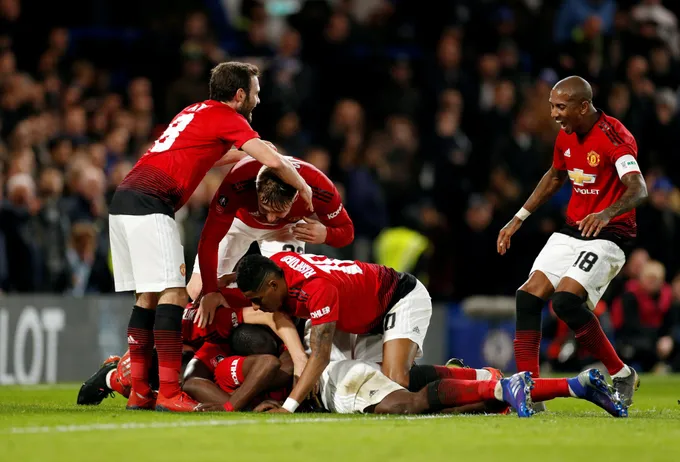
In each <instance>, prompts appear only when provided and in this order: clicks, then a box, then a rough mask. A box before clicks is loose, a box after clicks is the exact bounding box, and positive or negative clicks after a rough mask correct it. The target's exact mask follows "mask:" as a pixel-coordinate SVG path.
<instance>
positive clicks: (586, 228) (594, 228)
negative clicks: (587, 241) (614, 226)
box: [576, 210, 611, 237]
mask: <svg viewBox="0 0 680 462" xmlns="http://www.w3.org/2000/svg"><path fill="white" fill-rule="evenodd" d="M609 220H611V217H610V216H609V214H608V213H607V212H606V211H605V210H603V211H602V212H598V213H591V214H590V215H588V216H587V217H585V218H584V219H583V220H581V221H577V222H576V224H577V225H578V230H579V231H581V236H584V237H590V236H592V237H597V235H598V234H600V231H602V228H604V227H605V226H607V224H608V223H609Z"/></svg>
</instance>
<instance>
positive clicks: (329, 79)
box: [0, 0, 680, 357]
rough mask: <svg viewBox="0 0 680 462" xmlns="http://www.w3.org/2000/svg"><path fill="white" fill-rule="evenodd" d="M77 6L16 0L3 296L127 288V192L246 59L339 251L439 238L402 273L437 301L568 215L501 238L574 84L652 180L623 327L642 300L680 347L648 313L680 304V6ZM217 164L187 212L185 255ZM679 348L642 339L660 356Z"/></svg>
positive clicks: (2, 162) (1, 53)
mask: <svg viewBox="0 0 680 462" xmlns="http://www.w3.org/2000/svg"><path fill="white" fill-rule="evenodd" d="M66 3H68V4H69V8H65V7H62V6H60V4H61V2H39V1H37V0H2V1H0V121H1V125H0V201H1V205H0V290H2V291H4V292H60V293H69V294H75V295H83V294H88V293H105V292H111V291H112V281H111V275H110V267H109V266H110V263H109V253H108V235H107V203H108V201H109V199H110V197H111V194H112V192H113V190H114V189H115V187H116V185H117V184H118V183H120V181H121V180H122V178H123V177H124V176H125V174H126V173H127V172H128V171H129V170H130V168H131V167H132V165H134V162H135V160H136V159H137V158H138V157H139V156H140V155H141V154H143V153H144V152H145V150H146V149H147V147H148V146H149V143H150V142H152V141H153V140H154V139H155V137H156V136H157V135H158V134H159V133H161V132H162V130H163V128H164V126H165V125H166V124H167V123H168V122H169V121H170V120H171V119H172V117H173V116H174V115H175V114H176V113H177V112H178V111H180V110H181V109H182V108H183V107H185V106H186V105H188V104H191V103H193V102H195V101H199V100H203V99H206V98H207V96H208V93H207V90H208V89H207V76H208V72H209V70H210V68H211V67H212V66H213V65H214V64H216V63H219V62H222V61H225V60H230V59H238V60H247V61H249V62H252V63H255V64H257V65H258V66H260V68H261V70H262V72H263V74H262V77H261V87H262V91H261V94H260V98H261V101H262V102H261V104H260V106H259V107H258V108H257V109H256V110H255V112H254V121H253V126H254V128H255V129H256V130H258V131H259V132H260V134H261V136H262V137H263V138H264V139H267V140H270V141H272V142H274V143H275V144H276V145H277V146H278V147H279V149H280V151H281V152H284V153H286V154H288V155H292V156H296V157H300V158H304V159H306V160H308V161H309V162H312V163H313V164H315V165H316V166H317V167H319V168H320V169H321V170H323V171H324V172H326V173H327V174H328V175H329V176H330V177H331V178H332V179H333V180H334V181H335V182H336V184H337V185H338V187H339V189H340V190H341V191H342V193H343V194H344V200H345V204H346V207H347V209H348V211H349V213H350V215H351V216H352V218H353V220H354V224H355V235H356V242H355V243H354V244H353V245H352V246H351V247H349V248H347V249H341V250H340V251H339V252H336V255H338V256H342V257H354V258H361V259H369V260H371V259H372V260H375V259H378V260H379V259H380V258H379V257H380V255H381V252H378V251H377V250H376V249H377V248H378V246H382V247H380V248H387V249H390V248H398V246H395V247H390V244H391V241H390V239H394V234H393V233H390V232H391V231H394V230H405V231H407V232H409V233H412V234H411V236H417V237H418V238H420V239H422V242H425V243H426V245H422V246H419V250H418V252H419V255H417V258H410V259H409V262H408V264H407V265H406V266H407V267H406V268H400V269H409V270H413V271H417V272H418V273H419V274H420V275H422V276H423V278H426V279H427V281H428V283H429V287H430V290H431V292H432V293H433V296H434V297H435V298H438V299H445V300H450V299H460V298H463V297H466V296H468V295H471V294H508V295H511V294H513V293H514V291H515V289H516V288H517V287H518V286H519V285H520V284H521V283H522V282H523V280H524V278H525V277H526V275H527V272H528V270H529V268H530V265H531V262H532V261H533V259H534V257H535V256H536V255H537V253H538V252H539V250H540V248H541V247H542V246H543V244H544V242H545V241H546V239H547V237H548V236H549V234H550V233H552V232H553V231H555V230H557V229H558V228H559V227H560V226H561V224H562V220H563V211H564V209H565V206H566V203H567V201H568V199H569V194H570V193H569V190H570V185H566V186H565V188H564V190H563V191H561V192H560V193H559V194H558V195H557V196H556V197H555V198H554V200H552V201H551V202H550V203H549V204H546V206H544V207H543V208H542V209H541V210H540V211H539V212H538V213H536V214H534V215H533V216H532V217H531V219H530V220H528V221H527V223H526V224H525V226H524V227H523V228H522V230H521V231H520V232H519V233H518V235H517V236H516V237H515V238H514V240H513V246H512V250H511V251H510V252H509V253H508V254H507V255H506V256H504V257H502V258H501V257H499V256H498V255H497V254H496V252H495V240H496V236H497V233H498V230H499V229H500V227H501V226H502V225H503V224H504V223H505V222H506V221H507V220H508V219H509V218H510V217H511V216H512V215H513V214H514V213H515V212H516V210H517V209H518V208H519V207H520V206H521V205H522V203H523V201H524V200H525V199H526V197H527V195H528V194H529V193H530V192H531V190H532V189H533V187H534V186H535V184H536V183H537V181H538V179H539V178H540V177H541V175H542V174H543V173H544V172H545V170H546V169H547V168H548V167H549V166H550V163H551V159H552V147H553V142H554V139H555V136H556V134H557V130H558V126H557V124H555V123H554V122H553V121H552V120H551V119H550V114H549V106H548V96H549V92H550V89H551V87H552V86H553V84H554V83H555V82H556V81H557V80H558V79H560V78H562V77H565V76H567V75H571V74H578V75H581V76H583V77H584V78H586V79H587V80H588V81H590V82H591V83H592V85H593V89H594V93H595V104H596V106H597V107H598V108H601V109H603V110H604V111H605V112H607V113H608V114H609V115H612V116H614V117H617V118H619V119H620V120H621V121H622V122H623V123H624V124H625V125H626V126H627V127H628V128H629V129H630V130H631V132H632V133H633V134H634V135H635V137H636V139H637V141H638V145H639V160H640V164H641V166H642V168H643V173H644V174H645V176H646V179H647V184H648V187H649V191H650V200H649V202H648V203H647V204H646V205H644V206H642V207H641V208H640V209H639V210H638V223H639V239H638V247H639V248H640V250H639V252H645V255H647V256H648V258H649V259H650V260H651V261H653V263H654V268H655V269H654V270H653V273H654V274H655V275H656V276H657V279H658V281H657V283H655V284H647V283H646V282H645V276H644V274H648V273H649V272H652V270H649V271H648V272H647V273H645V272H644V271H642V270H641V269H640V270H631V269H630V268H629V267H626V269H624V274H628V275H629V276H627V277H628V278H629V280H628V281H627V282H626V283H624V284H616V285H615V288H616V290H614V288H612V290H611V291H610V292H612V294H611V296H610V297H609V299H608V300H609V305H611V306H609V307H608V308H610V311H611V315H612V318H613V319H614V321H615V322H614V323H613V326H614V327H613V328H615V329H618V330H619V331H620V332H621V336H620V338H621V341H622V342H625V341H626V340H625V339H626V338H627V337H626V332H628V330H629V329H630V325H629V319H631V318H630V317H629V316H627V315H626V316H620V317H619V318H617V316H618V315H616V313H617V311H616V310H618V312H620V313H632V312H634V311H635V310H637V311H635V312H638V313H639V323H637V324H636V325H641V326H642V325H644V326H645V328H649V329H650V332H651V331H655V332H657V334H658V335H656V337H655V338H663V339H667V338H670V339H677V340H680V338H679V337H678V332H677V330H678V329H677V326H678V324H677V319H676V318H673V317H672V316H671V315H670V314H669V315H668V320H666V317H665V315H664V316H662V315H661V314H660V312H659V313H656V314H655V315H653V316H647V315H646V314H644V313H643V312H644V310H646V309H647V308H646V307H648V306H651V305H653V304H654V303H657V304H662V305H663V307H664V308H659V309H662V310H663V313H667V312H668V313H673V312H674V310H677V309H678V308H677V305H678V302H680V289H679V288H678V285H680V282H678V277H677V274H678V272H679V271H680V214H679V211H680V194H679V192H678V186H680V150H679V149H678V145H680V113H679V109H680V107H679V106H678V103H679V102H680V99H679V90H680V38H679V37H680V34H679V30H678V14H680V2H676V1H663V2H662V1H661V0H618V1H616V0H555V1H548V0H506V1H501V0H433V1H429V2H418V1H412V0H392V1H388V0H306V1H304V0H299V1H277V0H269V1H258V0H221V1H220V0H206V1H201V2H198V1H197V2H183V1H179V0H165V1H161V0H145V1H144V2H134V3H133V2H131V1H130V0H119V1H113V0H71V1H68V2H66ZM222 175H223V172H220V171H213V172H211V173H210V174H209V175H208V176H207V177H206V179H205V180H204V181H203V183H202V184H201V186H200V187H199V189H198V190H197V191H196V193H195V194H194V196H193V197H192V198H191V200H190V201H189V203H188V204H187V205H186V206H185V207H184V208H183V209H182V210H181V211H180V212H179V213H178V220H179V221H180V222H181V223H182V231H183V233H184V236H183V238H184V244H185V251H186V261H187V262H189V263H191V262H193V257H194V255H195V252H196V247H197V241H198V236H199V235H200V231H201V228H202V225H203V221H204V219H205V216H206V213H207V205H208V203H209V201H210V198H211V197H212V194H213V192H214V191H215V189H216V188H217V186H218V185H219V182H220V181H221V177H222ZM321 250H322V251H323V250H324V249H321ZM325 250H328V249H325ZM382 253H384V252H382ZM189 266H191V265H189ZM629 266H630V265H629ZM636 271H637V273H636ZM638 273H639V274H638ZM660 274H661V275H662V277H661V278H659V277H658V276H659V275H660ZM671 281H675V282H674V286H673V287H674V289H671V288H670V285H668V284H669V283H670V282H671ZM650 300H651V302H650ZM650 303H651V305H650ZM659 306H661V305H659ZM666 307H667V308H668V309H666ZM672 307H675V308H672ZM612 310H613V311H612ZM616 319H619V320H618V321H616ZM673 319H676V321H672V320H673ZM669 320H670V321H669ZM673 322H675V324H673ZM646 323H647V324H649V325H647V324H646ZM669 326H671V327H669ZM673 326H674V328H675V330H674V329H673ZM674 335H675V337H673V336H674ZM673 341H675V340H673ZM655 342H656V340H655ZM664 342H665V343H663V345H666V348H665V349H664V348H663V345H662V346H658V345H657V344H656V343H654V342H652V343H654V347H651V346H650V345H651V343H650V344H649V345H646V346H645V347H644V348H641V347H640V346H635V345H632V346H631V345H629V344H626V345H628V346H630V348H632V349H633V350H634V351H635V352H634V353H631V354H642V355H646V354H652V353H653V352H657V353H659V352H661V351H666V350H668V341H667V340H664ZM676 343H677V342H676ZM628 346H627V347H628ZM672 349H673V348H672V347H671V350H672ZM643 350H644V353H640V352H641V351H643ZM626 351H628V350H626ZM631 351H632V350H631ZM669 355H670V353H668V355H666V357H668V356H669Z"/></svg>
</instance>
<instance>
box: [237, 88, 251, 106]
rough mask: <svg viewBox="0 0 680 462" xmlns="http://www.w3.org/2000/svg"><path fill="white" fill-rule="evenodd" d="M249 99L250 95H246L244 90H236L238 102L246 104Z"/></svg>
mask: <svg viewBox="0 0 680 462" xmlns="http://www.w3.org/2000/svg"><path fill="white" fill-rule="evenodd" d="M247 98H248V95H246V91H245V90H244V89H243V88H239V89H238V90H236V101H237V102H239V103H242V102H244V101H245V100H246V99H247Z"/></svg>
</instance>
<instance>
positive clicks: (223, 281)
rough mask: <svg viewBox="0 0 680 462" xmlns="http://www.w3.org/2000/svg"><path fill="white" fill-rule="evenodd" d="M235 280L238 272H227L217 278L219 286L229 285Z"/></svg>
mask: <svg viewBox="0 0 680 462" xmlns="http://www.w3.org/2000/svg"><path fill="white" fill-rule="evenodd" d="M234 282H236V273H229V274H225V275H224V276H222V277H219V278H217V287H220V288H221V287H227V286H229V285H230V284H233V283H234Z"/></svg>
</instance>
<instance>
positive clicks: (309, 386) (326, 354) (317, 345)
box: [270, 321, 335, 412]
mask: <svg viewBox="0 0 680 462" xmlns="http://www.w3.org/2000/svg"><path fill="white" fill-rule="evenodd" d="M333 335H335V321H333V322H326V323H323V324H317V325H315V326H312V331H311V336H310V341H309V343H310V347H311V350H312V354H311V356H310V357H309V361H307V367H305V371H304V372H303V373H302V376H301V377H300V380H298V382H297V384H296V385H295V386H294V387H293V391H291V392H290V395H289V396H288V399H286V401H285V402H284V403H283V407H282V408H281V409H273V410H272V411H270V412H294V411H295V409H297V407H298V405H299V403H301V402H302V401H304V399H305V398H306V397H307V396H308V395H309V393H310V392H311V391H312V390H313V389H314V386H315V385H316V383H317V382H318V381H319V379H320V378H321V374H322V373H323V371H324V369H326V366H328V363H329V362H330V360H331V348H332V347H333Z"/></svg>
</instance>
